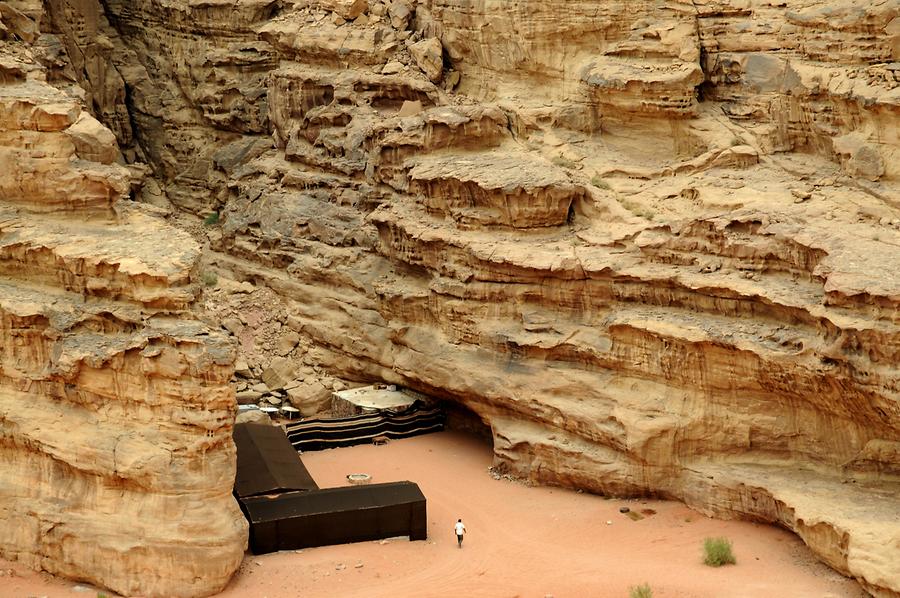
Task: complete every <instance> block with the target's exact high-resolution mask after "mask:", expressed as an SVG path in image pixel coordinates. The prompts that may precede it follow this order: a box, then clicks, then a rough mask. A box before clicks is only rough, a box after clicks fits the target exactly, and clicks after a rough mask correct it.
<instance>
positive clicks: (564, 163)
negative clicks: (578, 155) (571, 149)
mask: <svg viewBox="0 0 900 598" xmlns="http://www.w3.org/2000/svg"><path fill="white" fill-rule="evenodd" d="M551 162H553V163H554V164H555V165H556V166H559V167H560V168H565V169H567V170H573V169H575V167H576V166H578V165H577V164H576V163H575V162H574V161H573V160H569V159H568V158H566V157H565V156H563V155H562V154H560V155H558V156H556V157H555V158H553V160H551Z"/></svg>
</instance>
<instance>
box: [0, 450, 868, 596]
mask: <svg viewBox="0 0 900 598" xmlns="http://www.w3.org/2000/svg"><path fill="white" fill-rule="evenodd" d="M303 460H304V463H306V466H307V467H308V469H309V470H310V473H312V475H313V477H314V478H315V479H316V481H317V482H318V483H319V485H320V486H321V487H327V486H338V485H345V484H346V478H345V476H346V475H347V474H350V473H368V474H370V475H372V477H373V480H374V481H375V482H389V481H398V480H407V479H408V480H413V481H415V482H418V484H419V485H420V486H421V488H422V490H423V492H424V493H425V496H426V497H427V499H428V523H429V525H428V534H429V539H428V540H427V541H425V542H409V541H407V540H405V539H393V540H389V541H381V542H363V543H359V544H349V545H344V546H328V547H323V548H314V549H305V550H302V551H296V552H284V553H278V554H272V555H266V556H259V557H257V556H253V555H248V556H247V558H246V559H245V560H244V564H243V566H242V567H241V569H240V571H239V572H238V574H237V575H236V576H235V577H234V579H233V580H232V581H231V583H230V584H229V586H228V587H227V588H226V590H225V591H224V592H223V593H222V594H220V595H219V596H220V597H221V598H239V597H240V598H244V597H253V598H256V597H260V598H288V597H291V598H294V597H303V598H315V597H323V598H326V597H327V598H336V597H348V598H350V597H359V598H362V597H365V598H374V597H385V598H387V597H391V598H397V597H405V596H410V597H413V596H416V597H418V596H426V597H440V596H454V597H459V596H486V597H487V596H489V597H492V598H493V597H513V596H520V597H522V598H526V597H532V596H534V597H537V598H543V597H545V596H553V597H554V598H564V597H589V596H597V597H606V596H609V597H623V598H624V597H627V596H628V590H629V587H630V586H633V585H637V584H640V583H645V582H646V583H649V584H650V586H651V587H652V589H653V595H654V598H664V597H706V596H710V597H712V596H716V597H723V596H727V597H731V598H742V597H765V598H777V597H791V598H794V597H822V598H824V597H833V598H837V597H853V598H856V597H860V596H865V594H864V593H863V592H862V591H861V590H860V589H859V587H858V586H857V584H856V583H855V582H853V581H851V580H848V579H846V578H844V577H842V576H840V575H838V574H837V573H834V572H833V571H832V570H830V569H829V568H827V567H825V566H824V565H822V564H820V563H818V562H817V561H816V560H815V558H814V557H813V556H812V554H811V553H810V552H809V550H808V549H807V548H806V547H805V546H804V545H803V544H802V542H800V540H799V539H797V538H796V537H795V536H794V535H793V534H790V533H788V532H786V531H783V530H780V529H776V528H774V527H769V526H763V525H756V524H752V523H744V522H736V521H716V520H712V519H708V518H706V517H704V516H702V515H700V514H698V513H696V512H694V511H691V510H690V509H688V508H686V507H685V506H683V505H681V504H679V503H675V502H664V501H621V500H606V499H604V498H601V497H597V496H592V495H589V494H582V493H578V492H573V491H568V490H562V489H558V488H531V487H527V486H524V485H522V484H519V483H516V482H511V481H508V480H502V479H501V480H495V479H493V478H492V477H491V476H490V475H489V473H488V467H489V466H490V464H491V451H490V447H489V446H487V445H486V444H484V443H482V442H481V441H478V440H475V439H474V438H472V437H470V436H468V435H465V434H462V433H457V432H443V433H440V434H431V435H428V436H420V437H417V438H411V439H407V440H401V441H394V442H391V443H390V444H388V445H386V446H378V447H375V446H358V447H352V448H345V449H334V450H329V451H322V452H316V453H307V454H305V455H304V456H303ZM620 506H628V507H630V508H631V509H632V510H633V511H638V512H640V511H641V510H643V509H652V510H653V511H656V514H654V515H649V516H647V517H646V518H644V519H642V520H640V521H632V520H631V519H629V518H628V517H627V516H626V515H623V514H621V513H619V507H620ZM459 517H461V518H462V519H463V521H464V522H465V524H466V527H467V528H468V532H469V533H468V535H467V536H466V539H465V541H464V543H463V548H462V549H458V548H457V546H456V537H455V535H454V533H453V524H454V523H455V522H456V519H457V518H459ZM607 521H612V524H611V525H608V524H607ZM707 536H726V537H728V538H730V539H731V540H732V541H733V543H734V552H735V556H736V557H737V561H738V562H737V565H734V566H727V567H722V568H719V569H714V568H711V567H707V566H705V565H703V563H702V562H701V546H702V543H703V538H705V537H707ZM10 569H12V570H13V571H15V575H13V576H12V577H10V576H9V575H8V574H7V575H4V576H3V577H0V598H20V597H21V598H28V597H30V596H35V597H43V596H46V597H47V598H62V597H67V598H68V597H78V596H80V597H82V598H84V597H86V596H89V597H90V598H94V597H95V596H96V593H97V590H96V589H93V588H89V587H84V586H82V587H81V588H79V590H80V591H76V589H75V588H74V586H75V585H76V584H74V583H73V582H71V581H65V580H61V579H56V578H54V577H52V576H49V575H47V574H43V573H34V572H30V571H27V570H25V569H24V568H23V567H21V566H20V565H18V564H15V563H8V562H5V561H0V571H4V572H6V571H8V570H10Z"/></svg>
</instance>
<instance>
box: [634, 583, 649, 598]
mask: <svg viewBox="0 0 900 598" xmlns="http://www.w3.org/2000/svg"><path fill="white" fill-rule="evenodd" d="M628 592H629V593H628V596H629V598H653V590H651V589H650V584H647V583H643V584H641V585H639V586H631V588H630V589H629V590H628Z"/></svg>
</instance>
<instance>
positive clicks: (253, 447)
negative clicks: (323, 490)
mask: <svg viewBox="0 0 900 598" xmlns="http://www.w3.org/2000/svg"><path fill="white" fill-rule="evenodd" d="M234 443H235V445H237V475H236V476H235V480H234V492H235V494H237V496H238V497H241V498H242V497H245V496H256V495H259V494H272V493H276V492H287V491H291V490H318V488H319V487H318V486H317V485H316V482H315V481H314V480H313V479H312V476H310V475H309V472H308V471H307V470H306V467H305V466H304V465H303V461H301V460H300V455H298V454H297V451H296V450H295V449H294V447H293V446H291V442H290V441H289V440H288V439H287V436H285V434H284V431H283V430H282V429H281V428H280V427H278V426H269V425H265V424H237V425H236V426H235V427H234Z"/></svg>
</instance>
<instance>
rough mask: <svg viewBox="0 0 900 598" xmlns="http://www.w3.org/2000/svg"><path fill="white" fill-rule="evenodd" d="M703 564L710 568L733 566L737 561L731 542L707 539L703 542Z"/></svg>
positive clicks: (721, 539) (724, 539)
mask: <svg viewBox="0 0 900 598" xmlns="http://www.w3.org/2000/svg"><path fill="white" fill-rule="evenodd" d="M703 562H704V563H705V564H707V565H709V566H710V567H721V566H722V565H733V564H735V563H736V562H737V561H736V560H735V558H734V553H733V552H731V540H729V539H728V538H706V539H705V540H703Z"/></svg>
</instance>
